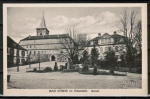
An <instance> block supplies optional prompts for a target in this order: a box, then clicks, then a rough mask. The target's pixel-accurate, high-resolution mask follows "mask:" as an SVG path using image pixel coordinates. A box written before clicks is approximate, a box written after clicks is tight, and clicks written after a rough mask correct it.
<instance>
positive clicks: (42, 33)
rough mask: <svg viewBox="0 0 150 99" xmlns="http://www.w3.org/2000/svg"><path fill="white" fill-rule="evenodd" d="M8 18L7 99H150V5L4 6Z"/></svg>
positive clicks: (6, 42) (5, 70) (6, 30)
mask: <svg viewBox="0 0 150 99" xmlns="http://www.w3.org/2000/svg"><path fill="white" fill-rule="evenodd" d="M3 13H4V16H3V18H4V23H3V24H4V33H3V35H4V37H3V39H4V48H5V50H4V73H5V75H4V93H5V94H4V95H54V96H55V95H62V96H63V95H77V94H78V95H85V96H86V95H146V94H147V56H146V55H147V5H146V4H144V3H142V4H136V3H135V4H4V6H3ZM42 89H43V91H42ZM32 93H33V94H32Z"/></svg>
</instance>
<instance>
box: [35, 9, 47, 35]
mask: <svg viewBox="0 0 150 99" xmlns="http://www.w3.org/2000/svg"><path fill="white" fill-rule="evenodd" d="M36 33H37V36H41V35H49V30H48V29H47V28H46V24H45V19H44V12H43V17H42V21H41V23H40V26H39V27H38V28H36Z"/></svg>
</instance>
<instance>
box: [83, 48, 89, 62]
mask: <svg viewBox="0 0 150 99" xmlns="http://www.w3.org/2000/svg"><path fill="white" fill-rule="evenodd" d="M88 59H89V55H88V51H87V50H84V52H83V57H82V61H83V63H84V62H85V61H88Z"/></svg>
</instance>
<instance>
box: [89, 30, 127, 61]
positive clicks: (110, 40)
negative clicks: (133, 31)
mask: <svg viewBox="0 0 150 99" xmlns="http://www.w3.org/2000/svg"><path fill="white" fill-rule="evenodd" d="M115 35H117V34H114V35H113V36H112V35H109V34H108V33H105V34H103V35H102V36H98V37H96V38H94V39H92V40H91V41H90V43H89V45H88V46H87V47H86V49H87V51H88V53H89V54H91V50H92V48H93V45H94V42H96V43H97V44H95V47H96V48H97V49H98V52H99V58H98V59H100V60H104V59H105V56H106V54H105V52H107V51H109V48H111V49H112V50H114V51H115V55H116V56H117V58H118V61H120V56H121V55H122V54H123V52H126V46H125V44H124V42H123V38H122V37H123V36H120V35H117V37H119V38H117V39H119V40H116V42H115V38H114V37H115Z"/></svg>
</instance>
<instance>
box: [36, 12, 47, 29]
mask: <svg viewBox="0 0 150 99" xmlns="http://www.w3.org/2000/svg"><path fill="white" fill-rule="evenodd" d="M38 28H46V23H45V19H44V12H43V17H42V20H41V23H40V26H39V27H38Z"/></svg>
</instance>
